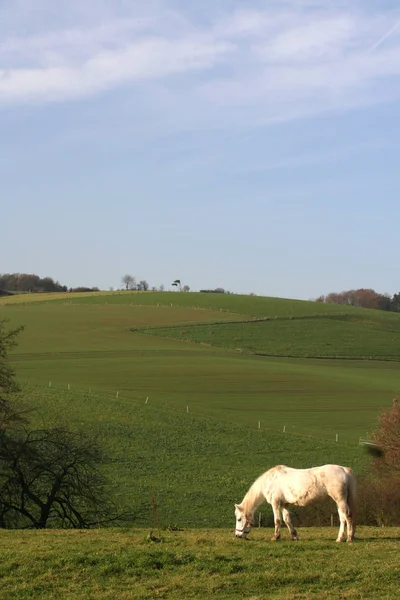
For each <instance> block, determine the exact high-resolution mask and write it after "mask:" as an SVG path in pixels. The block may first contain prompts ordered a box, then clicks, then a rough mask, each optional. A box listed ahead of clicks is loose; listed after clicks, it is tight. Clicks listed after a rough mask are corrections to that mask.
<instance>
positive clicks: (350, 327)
mask: <svg viewBox="0 0 400 600" xmlns="http://www.w3.org/2000/svg"><path fill="white" fill-rule="evenodd" d="M376 312H377V313H378V315H377V316H375V315H374V318H372V317H370V315H369V318H368V319H366V318H365V316H363V315H361V314H357V313H356V314H354V315H353V314H351V313H350V314H344V315H331V314H326V315H313V316H299V317H290V318H287V317H275V318H274V319H269V320H266V321H262V322H259V321H252V322H246V323H228V324H223V323H218V324H204V323H197V324H196V325H194V326H193V325H189V326H188V327H184V328H183V329H182V328H181V327H180V328H177V327H168V328H159V329H157V328H155V329H151V330H150V333H153V334H157V335H162V336H167V337H172V338H175V339H182V340H185V341H190V342H196V343H203V344H204V343H207V344H210V345H212V346H216V347H222V348H233V349H239V350H241V351H247V352H251V353H256V354H263V355H268V356H292V357H293V356H296V357H303V358H320V357H322V358H351V359H380V360H396V361H399V360H400V341H399V340H400V318H399V317H398V315H390V316H389V318H388V316H387V315H384V317H381V315H380V314H379V312H378V311H376ZM393 316H394V317H395V318H393ZM379 317H381V318H379Z"/></svg>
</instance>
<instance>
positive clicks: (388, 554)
mask: <svg viewBox="0 0 400 600" xmlns="http://www.w3.org/2000/svg"><path fill="white" fill-rule="evenodd" d="M271 533H272V531H271V530H269V529H263V528H262V529H257V530H254V531H253V532H252V534H251V541H248V542H244V541H242V540H235V539H233V537H232V532H231V531H227V530H207V529H205V530H201V531H195V530H192V531H175V532H169V531H160V532H158V531H156V532H153V535H149V534H150V532H147V531H144V530H135V529H132V530H129V529H127V530H102V531H96V530H94V531H64V532H62V531H58V532H55V531H44V532H27V531H22V532H15V531H13V532H10V531H2V532H0V537H1V544H0V547H1V550H0V556H1V562H0V598H4V599H7V600H8V598H18V599H21V600H23V599H28V598H29V599H35V598H46V600H51V599H56V598H57V599H58V598H63V599H66V600H68V599H75V598H81V599H83V600H84V599H88V600H89V599H91V600H111V599H112V600H114V599H115V598H118V599H120V600H124V599H126V600H128V599H129V600H145V599H154V598H166V599H173V600H186V599H187V598H219V599H221V600H224V599H229V600H235V599H238V600H239V599H242V598H247V599H249V600H250V599H251V600H261V599H264V598H276V599H288V598H290V599H292V598H294V599H304V600H308V599H313V598H324V599H325V598H326V599H333V598H335V599H337V598H343V599H356V598H357V599H359V598H363V599H369V598H371V599H383V598H385V599H389V598H396V597H397V596H398V589H399V584H400V572H399V568H398V554H399V544H400V530H399V529H390V530H385V529H375V528H360V530H359V535H358V540H357V541H356V542H355V543H354V544H352V545H350V546H349V545H345V544H342V545H338V544H336V543H335V542H334V539H335V535H336V530H333V529H331V528H324V529H313V528H310V529H302V530H301V531H300V535H301V540H300V541H299V542H296V543H293V542H290V541H288V539H287V537H286V538H285V539H284V540H282V541H281V542H279V543H273V542H270V541H269V540H270V537H271ZM152 540H157V541H152Z"/></svg>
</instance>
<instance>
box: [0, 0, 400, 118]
mask: <svg viewBox="0 0 400 600" xmlns="http://www.w3.org/2000/svg"><path fill="white" fill-rule="evenodd" d="M42 4H43V6H42V8H43V14H42V18H41V19H40V20H39V21H38V19H37V15H36V17H35V19H33V17H32V19H31V21H30V20H29V18H26V17H25V21H24V28H23V31H19V30H18V27H17V26H15V27H12V26H10V25H12V24H13V22H14V21H15V23H18V22H19V21H18V16H19V15H20V12H21V10H22V9H23V10H24V11H25V13H26V11H27V6H28V5H31V3H30V2H29V1H28V0H19V1H17V0H14V2H11V9H10V8H9V9H8V13H7V23H8V25H9V28H8V29H9V31H11V32H12V33H11V34H9V35H8V36H7V35H5V32H4V30H3V32H2V33H3V35H2V39H3V41H2V42H1V43H0V107H7V106H9V105H13V106H15V105H16V104H25V103H32V102H35V103H38V102H39V103H49V102H55V101H60V100H69V101H71V100H75V99H79V98H82V97H87V96H94V95H96V94H98V93H99V92H102V91H104V90H118V88H120V87H121V86H125V87H128V88H132V91H133V92H134V91H135V89H137V88H138V87H139V88H140V87H142V86H143V85H145V84H146V82H155V83H157V85H162V86H163V88H164V89H165V90H166V93H168V95H169V97H170V98H174V102H175V107H176V113H177V115H179V114H182V112H183V113H184V114H185V117H186V123H188V122H190V121H192V123H193V124H195V123H196V122H198V120H199V116H201V120H202V122H204V119H205V117H204V115H205V114H206V115H209V119H210V124H211V121H212V122H213V123H214V125H215V124H216V123H217V122H218V120H220V122H221V123H227V124H228V123H229V122H231V121H232V120H235V121H236V122H237V123H238V124H240V123H243V124H254V123H255V122H259V123H269V122H276V121H282V120H285V119H292V118H300V117H301V116H302V115H303V116H308V115H309V114H310V113H311V114H312V113H315V114H320V113H321V112H324V111H334V110H345V109H346V107H347V108H348V109H351V108H354V107H357V106H362V105H364V104H365V102H369V103H374V102H382V101H385V99H389V98H390V99H392V98H393V97H400V78H399V76H400V36H399V35H398V32H399V25H400V21H399V22H396V23H395V25H392V23H393V21H394V19H393V15H392V14H389V13H385V12H384V11H380V12H374V13H372V12H368V11H366V9H364V8H362V6H363V5H361V4H360V5H358V7H357V6H356V8H354V7H353V8H352V10H349V9H348V8H346V5H345V4H340V3H329V2H324V3H322V2H321V3H320V2H318V1H317V2H298V1H295V0H292V1H289V0H288V1H287V2H284V3H281V4H280V5H279V6H278V7H276V8H271V9H268V10H261V9H260V8H257V5H256V4H254V5H252V3H251V2H249V4H248V8H247V9H246V10H243V9H242V10H240V11H229V10H228V9H226V10H225V11H222V12H221V10H220V11H219V12H218V14H217V13H216V12H215V13H213V12H210V13H209V15H208V19H207V20H204V19H199V18H198V14H197V13H196V11H195V10H193V11H192V12H191V11H190V10H186V12H185V13H183V12H177V11H176V9H173V6H172V5H170V4H169V3H168V1H167V0H165V1H164V2H162V1H161V0H159V1H154V2H151V1H150V0H149V1H148V2H146V3H145V2H144V1H141V0H136V1H135V2H132V3H130V4H129V5H127V4H126V3H124V2H122V0H119V1H116V2H111V1H108V0H103V2H101V3H97V4H96V6H97V11H95V10H94V5H92V4H91V2H90V1H89V0H88V5H85V6H86V10H85V11H84V12H82V10H83V9H82V10H80V9H79V7H80V5H79V3H78V2H77V1H76V0H71V6H72V8H73V9H74V10H71V11H70V13H71V14H73V15H74V19H72V20H71V17H70V15H69V14H68V18H67V13H64V14H63V13H62V12H61V13H60V14H57V15H56V14H55V13H54V12H53V13H52V12H51V10H50V7H51V3H48V2H47V1H46V0H42ZM90 5H91V7H92V9H93V11H92V13H91V11H90V10H89V8H90ZM127 6H130V8H127ZM211 6H213V4H210V10H212V9H211ZM21 7H22V8H21ZM12 9H14V13H13V10H12ZM25 13H24V14H25ZM27 14H30V13H29V11H28V13H27ZM91 15H96V17H95V16H91ZM1 16H2V15H1V14H0V17H1ZM3 16H4V15H3ZM13 16H14V21H13ZM3 21H4V19H3ZM378 30H379V31H386V33H385V34H384V35H381V36H380V37H379V38H378V40H377V41H375V42H374V41H373V40H374V39H375V40H376V37H377V31H378ZM389 38H390V44H387V43H384V42H386V41H387V40H388V39H389ZM371 51H373V52H371ZM152 100H153V104H156V103H155V102H154V98H152ZM218 112H219V115H218Z"/></svg>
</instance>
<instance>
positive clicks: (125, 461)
mask: <svg viewBox="0 0 400 600" xmlns="http://www.w3.org/2000/svg"><path fill="white" fill-rule="evenodd" d="M26 392H28V393H26V396H27V397H28V398H30V405H31V406H32V407H34V409H35V410H36V413H34V417H35V419H36V421H37V423H38V425H41V421H42V418H43V419H44V420H46V421H48V420H49V419H50V420H52V421H54V422H57V421H58V420H59V419H60V418H61V420H62V421H63V422H64V421H66V420H68V421H69V423H70V424H73V425H74V426H75V427H77V428H82V429H84V430H86V431H92V432H94V433H95V434H96V435H97V436H98V437H99V441H100V443H101V445H102V447H104V449H105V451H106V452H107V454H108V455H109V456H110V459H111V462H110V464H109V465H108V467H107V471H108V475H109V476H110V478H111V479H112V481H113V482H114V484H115V494H116V496H118V497H119V498H120V501H121V504H123V505H126V506H128V507H129V508H131V509H132V510H133V511H134V512H135V514H136V519H135V523H136V524H140V525H143V526H151V525H152V523H153V522H154V519H155V516H156V515H155V514H154V511H153V510H152V508H151V505H152V501H153V500H154V501H155V502H156V504H157V506H158V509H157V518H158V519H159V521H160V524H161V525H164V526H166V525H170V524H178V525H179V526H184V527H186V526H190V527H200V526H203V527H204V526H212V527H226V526H227V525H228V524H229V523H230V522H232V521H233V502H235V501H240V500H241V499H242V497H243V496H244V494H245V492H246V491H247V489H248V488H249V486H250V484H251V483H252V482H253V480H255V479H256V477H258V475H260V474H261V473H263V472H264V471H265V470H267V469H268V468H270V467H272V466H274V465H276V464H281V463H289V464H291V465H292V466H296V467H299V468H301V467H307V466H310V465H316V464H324V463H329V462H334V463H339V464H351V465H352V466H353V468H354V469H355V470H356V471H357V472H360V471H362V469H363V465H364V462H365V454H364V453H363V451H362V449H361V447H360V446H358V445H357V443H353V444H344V443H335V442H334V441H333V440H332V441H325V440H319V439H314V438H309V437H302V436H296V435H292V434H284V433H282V432H281V433H276V432H273V431H269V430H267V429H265V428H262V429H260V430H258V428H257V427H256V426H255V427H252V428H251V427H248V426H245V425H241V424H233V423H226V422H224V421H218V420H215V419H211V418H204V417H200V416H198V415H192V414H191V413H189V414H187V413H186V412H184V411H178V410H173V409H171V408H166V407H160V406H153V405H152V404H151V401H149V402H148V403H147V404H146V403H145V399H144V398H142V399H137V400H136V401H135V400H132V399H128V398H123V397H119V398H116V397H115V396H114V397H112V396H99V395H94V394H93V393H92V394H90V395H89V394H81V393H79V392H77V391H74V390H70V391H68V390H56V389H54V388H53V387H52V388H50V389H49V388H47V389H40V388H33V389H31V390H27V391H26ZM262 510H263V513H264V515H265V518H270V515H271V513H270V510H269V508H268V510H267V508H266V507H264V508H263V509H262Z"/></svg>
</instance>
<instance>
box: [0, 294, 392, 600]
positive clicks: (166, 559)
mask: <svg viewBox="0 0 400 600" xmlns="http://www.w3.org/2000/svg"><path fill="white" fill-rule="evenodd" d="M0 318H7V319H9V321H10V323H9V324H10V326H13V327H14V326H19V325H25V330H24V331H23V333H22V334H21V335H20V339H19V346H18V347H17V348H16V349H15V350H14V351H13V352H12V355H11V359H12V364H13V366H14V367H15V370H16V374H17V377H18V380H19V381H20V382H21V384H22V387H23V390H22V393H23V396H24V398H25V402H26V403H27V405H28V406H29V407H30V408H31V409H32V411H33V412H32V414H31V418H32V420H33V422H34V424H36V425H38V426H42V425H43V424H57V423H60V422H61V423H62V424H68V425H69V426H71V427H72V428H77V429H81V430H84V431H88V432H91V433H93V434H95V435H96V436H97V438H98V440H99V442H100V444H101V446H102V448H103V449H104V451H105V453H106V455H107V457H108V459H107V462H106V464H105V467H104V468H105V471H106V474H107V475H108V477H109V479H110V482H111V486H112V489H111V493H112V495H113V497H114V498H115V499H116V501H117V503H118V504H119V505H120V506H121V507H124V508H128V509H129V510H130V511H131V512H132V513H133V523H132V525H133V526H134V527H136V528H137V529H130V528H128V529H122V528H121V529H119V530H114V529H104V530H101V531H91V532H78V531H74V532H70V531H64V532H61V531H58V530H51V531H45V532H27V531H22V532H15V531H13V532H9V531H3V532H2V533H1V535H2V536H3V544H2V550H1V551H0V552H1V557H2V561H1V568H0V598H60V597H62V598H88V599H89V598H92V599H106V598H110V599H111V598H112V599H114V598H121V599H123V598H127V599H128V598H129V599H136V598H137V599H139V598H140V599H147V598H149V599H153V598H171V599H174V600H179V599H182V600H183V599H186V598H211V597H214V596H216V597H218V598H221V599H225V598H229V599H235V598H247V599H248V600H250V599H251V600H259V599H262V598H270V597H271V598H278V599H279V598H281V599H283V598H305V599H308V598H310V599H311V598H394V597H396V594H397V589H398V586H399V583H400V580H399V571H398V550H399V539H400V535H399V533H400V532H399V530H398V529H395V528H387V529H382V528H365V527H363V528H360V529H359V533H358V540H357V541H356V543H355V544H353V545H352V546H350V547H349V546H346V545H340V546H339V545H338V544H336V543H335V542H334V539H335V538H336V534H337V517H336V511H335V507H334V506H333V505H332V504H331V505H330V506H327V507H324V508H320V507H318V506H317V507H315V509H312V511H314V512H311V513H309V514H308V518H309V520H310V517H311V522H312V523H315V524H316V525H329V524H330V520H331V518H333V519H334V523H335V526H336V527H335V528H334V529H333V528H331V527H329V526H326V527H323V528H321V527H319V528H315V529H313V528H304V527H301V528H300V536H301V541H300V542H299V543H297V544H294V543H292V542H289V541H288V535H287V532H285V534H284V539H283V541H282V542H281V543H279V544H274V543H272V542H270V541H269V540H270V537H271V530H270V529H269V527H271V525H272V514H271V510H270V508H269V506H267V505H265V504H264V505H262V506H261V507H260V511H261V512H260V513H257V515H256V517H257V522H258V518H260V519H261V523H262V525H263V527H262V528H260V529H255V530H254V531H253V532H252V535H251V541H249V542H241V541H239V540H235V539H233V536H232V530H228V529H227V528H229V527H232V529H233V526H234V516H233V503H234V502H238V501H240V500H241V499H242V498H243V496H244V494H245V492H246V491H247V489H248V488H249V486H250V484H251V483H252V482H253V480H254V479H255V478H256V477H257V476H258V475H260V474H261V473H262V472H264V471H265V470H267V469H268V468H270V467H271V466H273V465H275V464H279V463H284V464H285V463H286V464H290V465H291V466H295V467H308V466H312V465H317V464H323V463H328V462H333V463H341V464H348V465H351V466H352V467H353V468H354V470H355V471H356V473H357V474H358V475H361V474H362V473H363V472H364V471H365V468H366V465H367V456H366V454H365V453H364V451H363V448H362V446H360V444H359V438H360V436H361V437H367V436H368V434H369V431H370V430H371V428H373V427H374V426H375V424H376V418H377V415H378V413H379V412H380V410H381V409H382V408H386V407H388V406H390V404H391V399H392V397H393V396H394V395H396V394H397V393H398V390H399V388H400V370H399V364H400V362H399V361H400V341H399V337H400V336H399V332H400V316H399V315H397V314H389V313H382V312H379V311H368V310H362V309H354V308H352V307H343V306H335V305H324V304H317V303H312V302H299V301H294V300H282V299H277V298H257V297H247V296H234V295H219V294H218V295H216V294H215V295H213V294H192V293H189V294H184V293H101V294H96V295H94V294H93V293H92V294H76V295H72V294H64V295H61V294H54V295H39V294H36V295H28V294H26V295H23V296H19V297H18V296H15V297H11V298H3V299H0ZM336 440H338V441H336ZM360 498H361V503H360V507H361V508H362V486H361V490H360ZM302 511H304V509H295V510H294V519H295V521H296V522H297V523H300V524H301V523H302V522H304V521H303V520H302V519H304V515H305V513H304V512H302ZM361 514H362V511H361ZM302 515H303V516H302ZM332 515H333V517H332ZM151 532H152V533H151ZM377 572H379V577H377V576H376V573H377Z"/></svg>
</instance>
